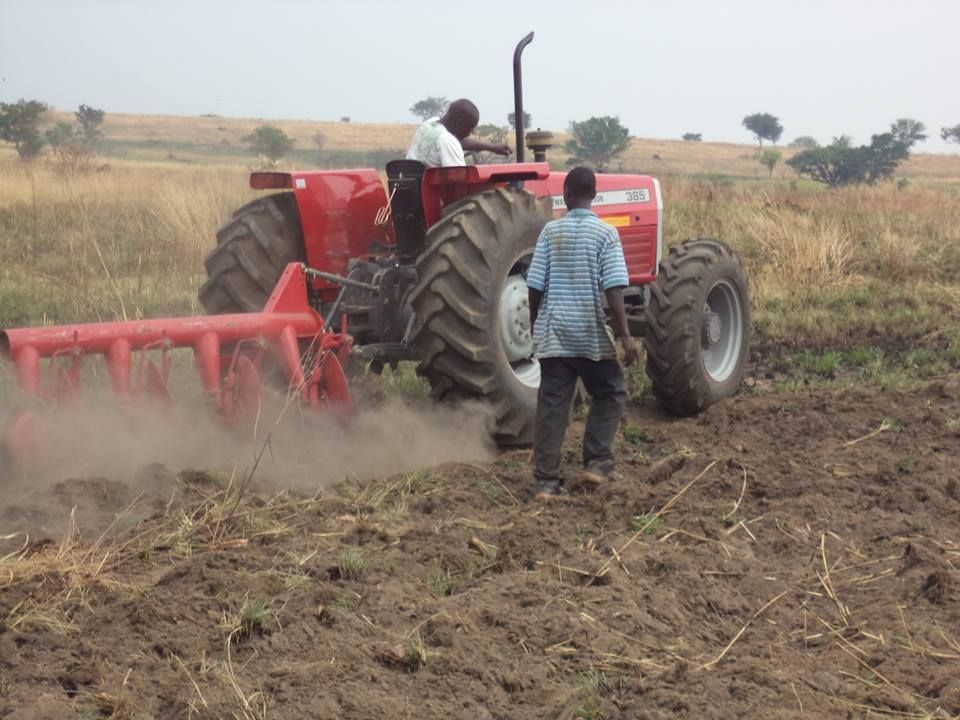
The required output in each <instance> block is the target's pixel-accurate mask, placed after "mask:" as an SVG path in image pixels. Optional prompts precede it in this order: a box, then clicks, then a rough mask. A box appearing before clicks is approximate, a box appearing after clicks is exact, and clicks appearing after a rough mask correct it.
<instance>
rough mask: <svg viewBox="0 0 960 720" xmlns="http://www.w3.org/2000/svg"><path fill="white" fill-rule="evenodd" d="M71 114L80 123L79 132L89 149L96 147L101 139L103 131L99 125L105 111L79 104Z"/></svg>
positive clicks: (101, 123) (101, 122)
mask: <svg viewBox="0 0 960 720" xmlns="http://www.w3.org/2000/svg"><path fill="white" fill-rule="evenodd" d="M73 116H74V117H75V118H76V119H77V122H78V123H79V124H80V133H81V135H83V140H84V142H85V143H86V144H87V145H88V146H89V147H90V148H91V149H95V148H97V147H98V146H99V145H100V141H101V140H102V139H103V131H102V130H100V126H101V125H103V120H104V118H105V117H106V113H105V112H104V111H103V110H98V109H97V108H92V107H90V106H89V105H81V106H80V107H79V108H77V111H76V112H75V113H74V114H73Z"/></svg>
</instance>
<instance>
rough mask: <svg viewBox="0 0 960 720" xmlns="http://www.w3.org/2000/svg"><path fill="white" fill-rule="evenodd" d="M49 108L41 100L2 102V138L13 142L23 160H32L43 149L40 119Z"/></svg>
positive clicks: (0, 104) (0, 133)
mask: <svg viewBox="0 0 960 720" xmlns="http://www.w3.org/2000/svg"><path fill="white" fill-rule="evenodd" d="M47 110H49V107H48V106H47V104H46V103H42V102H40V101H39V100H24V99H23V98H21V99H20V100H18V101H17V102H15V103H4V102H0V140H3V141H5V142H8V143H13V146H14V148H16V150H17V155H19V156H20V159H21V160H32V159H33V158H35V157H36V156H37V155H39V154H40V151H41V150H43V136H42V135H41V134H40V121H41V119H42V116H43V114H44V113H45V112H46V111H47Z"/></svg>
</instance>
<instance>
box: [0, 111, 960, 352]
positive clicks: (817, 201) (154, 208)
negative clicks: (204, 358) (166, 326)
mask: <svg viewBox="0 0 960 720" xmlns="http://www.w3.org/2000/svg"><path fill="white" fill-rule="evenodd" d="M258 122H259V121H257V120H239V119H226V118H178V117H146V116H128V115H111V116H108V119H107V125H106V128H105V130H106V135H107V137H108V138H109V139H111V140H118V141H129V142H133V143H136V142H142V143H147V144H148V145H149V143H151V142H158V143H161V145H162V143H164V142H181V143H194V145H193V146H192V147H194V148H195V155H196V157H197V158H198V159H199V160H200V161H201V162H202V164H187V163H183V162H177V161H163V160H159V161H150V162H146V161H134V160H130V159H126V160H125V159H123V158H117V157H110V158H108V160H109V163H110V169H109V171H105V172H99V173H93V174H89V175H81V176H76V177H73V178H68V177H64V176H63V175H62V174H60V173H58V172H57V170H56V168H55V167H53V166H52V165H51V164H50V163H48V162H46V161H41V162H37V163H35V164H34V165H33V167H29V166H25V165H24V164H22V163H20V162H19V161H18V160H17V159H16V157H15V155H14V153H13V152H12V151H11V150H9V149H5V150H0V282H2V283H3V293H2V296H0V327H3V326H6V327H10V326H18V325H28V324H49V323H54V322H73V321H96V320H106V319H117V318H123V317H127V318H131V317H138V316H161V315H170V314H193V313H196V312H198V311H199V308H198V305H197V301H196V293H197V289H198V288H199V285H200V284H201V283H202V282H203V280H204V279H205V273H204V270H203V259H204V257H205V255H206V254H207V252H208V251H209V249H210V248H212V247H213V244H214V242H215V239H214V236H215V233H216V230H217V228H218V227H219V226H220V225H221V224H222V223H223V221H224V220H225V219H226V218H227V217H228V216H229V214H230V213H231V212H232V210H234V209H236V208H237V207H239V206H240V205H242V204H244V203H245V202H247V201H248V200H250V199H251V198H253V197H255V193H253V192H252V191H251V190H249V189H248V187H247V179H246V173H247V167H246V166H247V165H248V164H249V163H250V161H251V159H252V158H250V156H248V155H243V154H242V151H241V150H240V149H239V147H236V149H235V153H236V154H234V155H226V156H221V155H217V154H216V152H212V154H208V155H204V152H206V151H205V148H207V149H212V150H215V149H216V148H217V147H219V143H221V142H222V141H224V140H226V141H227V144H228V145H230V146H231V147H234V146H237V144H238V143H239V138H240V137H242V135H243V134H245V133H246V132H249V130H251V129H252V128H253V127H254V126H255V125H256V124H257V123H258ZM277 124H278V125H280V126H281V127H283V128H284V129H285V130H286V131H287V132H288V133H290V134H291V135H292V136H294V137H295V138H296V139H297V141H298V144H299V146H300V147H301V148H310V147H312V142H311V141H310V136H311V135H312V134H313V133H314V132H316V131H318V130H319V131H321V132H323V133H324V134H325V135H326V136H327V148H328V149H329V150H331V151H343V150H346V149H353V150H371V151H377V150H383V149H384V148H389V147H403V146H404V145H405V144H406V142H407V138H408V137H409V135H410V134H411V132H412V130H413V125H412V124H411V125H368V124H360V123H340V122H332V123H331V122H327V123H312V122H306V121H290V122H286V121H283V122H278V123H277ZM221 128H223V129H221ZM560 139H561V140H562V137H561V138H560ZM155 152H156V154H157V155H158V156H159V157H163V153H164V151H162V150H157V151H155ZM180 154H181V151H180V150H177V157H179V156H180ZM654 154H656V155H659V156H660V159H659V160H654V159H653V158H652V156H653V155H654ZM553 158H554V160H556V161H560V162H562V160H563V154H562V152H557V153H555V154H554V156H553ZM622 162H623V165H624V167H625V169H629V170H645V171H649V172H651V173H654V174H656V175H658V176H659V177H660V178H661V182H662V187H663V190H664V197H665V203H666V214H665V222H664V225H665V238H666V240H667V243H668V244H674V243H677V242H679V241H681V240H683V239H684V238H687V237H694V236H713V237H720V238H723V239H725V240H727V241H728V242H730V244H732V245H733V246H734V247H736V248H737V249H738V250H739V251H740V253H741V254H742V255H743V257H744V260H745V262H746V264H747V268H748V271H749V273H750V276H751V283H752V290H753V303H754V308H755V313H754V319H755V321H756V323H757V326H758V328H760V330H761V331H762V334H763V335H764V337H766V338H768V339H770V340H772V341H773V342H775V343H776V342H779V341H780V340H781V339H783V338H788V339H790V340H791V342H792V341H793V340H797V339H799V338H806V339H808V340H809V339H811V338H813V339H814V340H815V342H814V343H813V344H814V345H816V346H829V345H831V344H837V343H841V344H843V343H846V338H849V337H859V336H862V335H863V332H862V331H863V330H864V328H868V327H872V328H874V330H875V331H878V332H880V333H881V334H882V335H884V336H890V335H897V334H898V333H899V334H905V335H906V336H909V337H915V338H921V337H925V336H926V335H928V334H930V333H934V332H939V333H940V334H941V336H943V333H946V335H948V336H952V335H960V331H958V329H957V327H956V325H957V323H956V322H953V320H954V318H952V313H950V312H947V313H946V316H945V315H944V308H949V307H954V306H955V305H956V302H955V300H956V297H957V296H958V294H960V193H958V192H957V191H956V189H955V188H953V187H951V185H950V183H951V182H954V181H955V180H956V179H957V178H960V158H958V157H957V156H916V157H915V158H913V159H911V161H910V163H908V164H907V165H905V166H904V169H903V170H904V173H906V174H909V175H911V176H912V177H914V178H915V179H917V180H918V181H917V182H914V183H912V184H910V185H909V186H908V187H905V188H900V189H898V187H897V185H896V184H895V183H889V184H885V185H882V186H879V187H874V188H847V189H843V190H839V191H829V192H828V191H825V190H823V189H822V188H819V187H815V186H813V185H812V184H810V183H805V182H802V181H797V180H796V179H779V180H778V179H776V178H777V176H778V175H777V174H775V179H774V180H772V181H770V180H767V179H766V178H764V177H762V175H763V169H762V168H761V167H760V166H759V164H758V163H757V162H756V160H755V158H754V156H753V148H752V147H751V146H749V145H726V144H719V143H685V142H681V141H668V140H662V141H653V140H644V139H637V140H635V141H634V143H633V145H632V146H631V148H630V150H629V151H628V153H627V154H626V155H625V156H624V158H623V161H622ZM778 173H779V175H780V176H781V177H782V175H783V172H782V169H781V170H778ZM758 175H759V176H760V177H759V179H755V178H756V176H758ZM736 176H739V177H740V179H734V178H735V177H736ZM945 320H946V323H945Z"/></svg>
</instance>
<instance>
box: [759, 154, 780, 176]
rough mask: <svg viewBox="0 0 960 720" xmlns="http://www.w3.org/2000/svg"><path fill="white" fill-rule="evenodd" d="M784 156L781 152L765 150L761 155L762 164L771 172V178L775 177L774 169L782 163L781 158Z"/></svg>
mask: <svg viewBox="0 0 960 720" xmlns="http://www.w3.org/2000/svg"><path fill="white" fill-rule="evenodd" d="M782 156H783V153H781V152H780V151H779V150H764V151H763V152H762V153H760V164H761V165H763V166H764V167H765V168H767V170H768V171H769V172H770V175H769V176H770V177H771V178H772V177H773V169H774V168H775V167H776V166H777V163H778V162H780V158H781V157H782Z"/></svg>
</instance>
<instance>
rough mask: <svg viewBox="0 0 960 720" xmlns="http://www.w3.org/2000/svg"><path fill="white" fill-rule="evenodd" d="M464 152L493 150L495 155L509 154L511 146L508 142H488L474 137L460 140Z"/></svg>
mask: <svg viewBox="0 0 960 720" xmlns="http://www.w3.org/2000/svg"><path fill="white" fill-rule="evenodd" d="M460 145H462V146H463V151H464V152H491V153H493V154H494V155H509V154H510V152H511V151H510V146H509V145H507V144H506V143H488V142H483V141H482V140H477V139H476V138H472V137H465V138H463V139H462V140H460Z"/></svg>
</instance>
